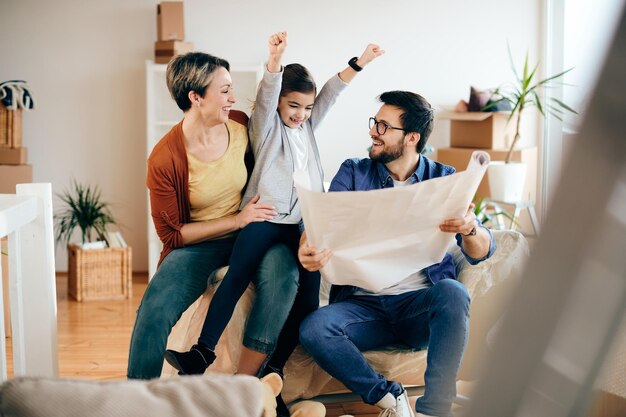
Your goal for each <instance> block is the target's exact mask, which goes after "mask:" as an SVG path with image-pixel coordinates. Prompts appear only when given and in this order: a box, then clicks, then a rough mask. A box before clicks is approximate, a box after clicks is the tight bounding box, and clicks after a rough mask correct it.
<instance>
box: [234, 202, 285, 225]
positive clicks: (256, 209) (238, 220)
mask: <svg viewBox="0 0 626 417" xmlns="http://www.w3.org/2000/svg"><path fill="white" fill-rule="evenodd" d="M259 198H260V197H259V196H258V195H256V196H255V197H254V198H253V199H252V200H250V201H249V202H248V204H246V205H245V206H244V208H243V209H241V211H240V212H239V213H237V214H236V215H235V224H236V225H237V228H238V229H243V228H244V227H246V226H247V225H248V224H250V223H252V222H264V221H266V220H272V219H273V218H274V217H275V216H276V215H277V214H278V213H277V212H276V210H274V207H272V206H270V205H269V204H257V201H259Z"/></svg>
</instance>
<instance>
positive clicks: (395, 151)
mask: <svg viewBox="0 0 626 417" xmlns="http://www.w3.org/2000/svg"><path fill="white" fill-rule="evenodd" d="M372 150H373V148H370V159H371V160H372V161H376V162H380V163H381V164H387V163H389V162H391V161H395V160H396V159H398V158H400V157H401V156H402V154H403V153H404V147H403V146H402V144H401V143H398V144H397V145H396V146H395V147H393V148H391V149H388V150H383V151H382V152H380V153H379V154H377V155H373V154H372Z"/></svg>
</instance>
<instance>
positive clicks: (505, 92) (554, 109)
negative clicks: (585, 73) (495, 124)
mask: <svg viewBox="0 0 626 417" xmlns="http://www.w3.org/2000/svg"><path fill="white" fill-rule="evenodd" d="M507 49H508V51H509V60H510V61H511V68H512V69H513V74H514V75H515V82H514V83H513V85H508V86H504V87H498V88H495V89H492V94H493V96H494V97H496V98H497V99H496V100H493V101H491V102H490V103H489V104H487V105H486V106H485V107H484V108H483V109H482V110H483V111H487V110H489V109H491V108H492V107H494V106H496V105H498V104H499V103H502V102H507V103H509V104H511V106H512V107H513V108H512V109H511V110H510V114H509V122H510V121H511V119H513V117H514V116H515V115H516V114H517V122H516V125H515V136H514V137H513V141H512V142H511V146H510V147H509V151H508V153H507V154H506V158H505V160H504V161H505V162H506V163H507V164H508V163H509V162H510V161H511V155H512V154H513V149H514V148H515V145H516V144H517V142H518V141H519V138H520V123H521V120H522V114H523V112H524V109H526V108H529V107H532V106H536V107H537V110H539V113H541V115H542V116H543V117H545V116H546V113H547V114H548V115H551V116H553V117H555V118H557V119H559V120H563V115H564V114H565V112H566V111H568V112H571V113H575V114H578V113H577V112H576V111H575V110H574V109H572V108H571V107H569V106H568V105H567V104H565V103H563V102H562V101H560V100H558V99H556V98H552V99H551V100H550V101H549V102H546V101H545V100H544V98H543V97H541V95H540V94H541V90H542V89H543V88H550V87H554V86H555V84H556V85H564V84H563V83H560V82H557V80H558V79H559V78H561V77H562V76H564V75H565V74H567V73H568V72H570V71H571V70H573V68H570V69H568V70H565V71H563V72H560V73H558V74H556V75H552V76H550V77H548V78H545V79H543V80H537V77H536V75H537V69H538V68H539V63H537V64H536V65H535V67H534V68H533V69H532V70H531V69H530V67H529V66H528V52H526V58H525V60H524V69H523V71H522V76H521V77H520V76H519V75H518V72H517V70H516V69H515V63H514V62H513V56H512V55H511V48H510V47H508V48H507Z"/></svg>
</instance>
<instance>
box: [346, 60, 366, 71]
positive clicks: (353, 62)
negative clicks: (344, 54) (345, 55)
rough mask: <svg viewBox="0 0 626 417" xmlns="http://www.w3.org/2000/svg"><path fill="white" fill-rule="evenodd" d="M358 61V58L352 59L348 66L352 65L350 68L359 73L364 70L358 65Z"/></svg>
mask: <svg viewBox="0 0 626 417" xmlns="http://www.w3.org/2000/svg"><path fill="white" fill-rule="evenodd" d="M358 59H359V58H357V57H352V58H350V61H348V65H350V68H352V69H353V70H355V71H356V72H359V71H362V70H363V67H361V66H360V65H359V64H357V63H356V61H357V60H358Z"/></svg>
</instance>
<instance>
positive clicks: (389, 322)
mask: <svg viewBox="0 0 626 417" xmlns="http://www.w3.org/2000/svg"><path fill="white" fill-rule="evenodd" d="M469 304H470V300H469V296H468V294H467V290H466V289H465V287H464V286H463V285H462V284H461V283H459V282H458V281H455V280H452V279H444V280H441V281H439V282H438V283H436V284H435V285H433V286H432V287H430V288H425V289H421V290H417V291H412V292H409V293H405V294H400V295H386V296H385V295H382V296H369V295H368V296H351V297H350V298H348V299H346V300H343V301H339V302H337V303H333V304H330V305H328V306H326V307H323V308H321V309H319V310H317V311H316V312H314V313H312V314H310V315H309V316H308V317H307V318H306V319H305V321H304V323H302V326H301V327H300V342H301V343H302V345H303V346H304V348H305V349H306V350H307V352H308V353H309V354H310V355H311V356H312V357H313V358H314V359H315V361H316V362H317V363H318V364H319V365H320V366H321V367H322V368H323V369H324V370H325V371H326V372H328V373H329V374H330V375H332V376H333V377H334V378H336V379H338V380H339V381H341V382H342V383H344V385H346V387H348V389H350V390H351V391H353V392H355V393H357V394H359V395H360V396H361V397H362V398H363V401H365V402H366V403H368V404H375V403H377V402H378V401H379V400H380V399H381V398H382V397H383V396H385V394H387V393H388V392H391V393H392V394H393V395H394V396H398V395H399V394H400V393H401V391H402V388H401V386H400V385H399V384H398V383H396V382H393V381H388V380H387V379H386V378H385V377H383V376H382V375H380V374H379V373H377V372H375V371H374V370H373V369H372V367H371V366H370V365H369V363H368V362H367V361H366V360H365V358H364V356H363V354H362V353H361V352H362V351H367V350H372V349H376V348H379V347H382V346H387V345H391V344H397V343H402V344H405V345H408V346H410V347H412V348H414V349H424V348H426V347H428V357H427V368H426V373H425V375H424V378H425V382H426V386H425V391H424V396H423V397H421V398H419V399H418V401H417V404H416V407H415V408H416V410H417V411H418V412H421V413H424V414H429V415H435V416H450V415H451V414H450V409H451V406H452V400H453V399H454V397H455V396H456V374H457V371H458V369H459V366H460V364H461V358H462V356H463V351H464V349H465V345H466V343H467V336H468V329H469V327H468V326H469V322H468V321H469Z"/></svg>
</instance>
